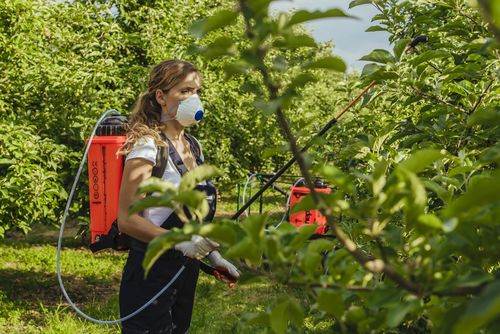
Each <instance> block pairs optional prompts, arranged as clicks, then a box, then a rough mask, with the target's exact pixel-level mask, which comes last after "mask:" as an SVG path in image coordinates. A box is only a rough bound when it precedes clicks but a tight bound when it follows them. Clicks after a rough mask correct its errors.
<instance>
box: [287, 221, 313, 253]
mask: <svg viewBox="0 0 500 334" xmlns="http://www.w3.org/2000/svg"><path fill="white" fill-rule="evenodd" d="M317 228H318V225H315V224H312V225H309V224H305V225H302V226H301V227H299V229H298V231H297V234H296V235H295V237H294V238H293V239H292V241H291V242H290V243H289V244H288V246H287V247H289V249H292V250H296V249H299V248H301V247H302V246H303V245H304V242H306V241H307V240H308V239H309V238H310V237H311V236H312V235H313V234H314V232H315V231H316V229H317Z"/></svg>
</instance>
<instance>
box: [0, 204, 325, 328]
mask: <svg viewBox="0 0 500 334" xmlns="http://www.w3.org/2000/svg"><path fill="white" fill-rule="evenodd" d="M233 199H234V200H231V199H230V198H226V200H225V201H221V205H219V207H218V215H219V216H224V215H230V214H232V213H234V212H235V209H236V199H235V198H233ZM283 202H284V200H283V198H281V197H279V196H274V197H267V198H266V202H265V203H264V210H265V211H266V210H267V211H271V219H272V220H275V221H278V220H279V219H281V215H282V213H283ZM257 210H258V203H257V205H254V207H253V211H252V212H253V213H256V212H257ZM77 230H78V228H77V227H75V226H73V227H72V226H70V227H69V228H68V230H67V231H66V234H65V238H64V242H63V245H64V246H65V248H64V249H63V253H62V256H61V260H62V272H63V281H64V284H65V287H66V289H67V291H68V293H69V295H70V297H71V298H72V299H73V301H74V302H75V303H76V304H77V305H78V306H79V307H80V308H81V309H82V310H83V311H84V312H85V313H88V314H89V315H91V316H93V317H96V318H99V319H115V318H118V317H119V312H118V290H119V286H120V278H121V272H122V268H123V265H124V263H125V260H126V254H125V253H121V252H104V253H99V254H97V255H92V253H91V252H90V251H89V250H88V249H87V248H86V247H83V246H82V242H81V241H80V240H79V239H75V238H74V237H73V236H74V235H75V234H76V231H77ZM56 245H57V231H56V230H54V229H50V228H48V227H34V229H33V231H32V232H31V233H30V234H28V235H27V236H24V235H17V236H11V237H9V238H8V239H5V240H0V333H23V334H25V333H27V334H30V333H44V334H45V333H68V334H69V333H71V334H73V333H105V334H107V333H119V332H120V330H119V326H118V325H115V326H102V325H97V324H93V323H91V322H89V321H86V320H84V319H83V318H81V317H80V316H78V315H77V314H76V313H75V312H74V311H73V310H72V309H71V308H70V307H69V306H68V304H67V303H66V300H65V299H64V296H63V295H62V293H61V292H60V291H59V285H58V282H57V276H56ZM283 294H293V295H294V296H296V297H297V298H298V299H299V300H301V301H303V302H304V303H308V302H309V301H308V298H307V296H306V295H305V294H304V293H303V292H302V291H300V290H290V289H286V288H285V287H283V286H280V285H278V284H275V283H272V282H269V283H256V284H251V285H237V286H236V287H235V288H232V289H229V288H228V287H227V286H226V285H225V284H222V283H220V282H218V281H216V280H215V279H214V278H213V277H211V276H207V275H205V274H203V273H201V274H200V279H199V282H198V286H197V293H196V301H195V307H194V311H193V318H192V325H191V330H190V333H193V334H197V333H200V334H210V333H264V332H266V329H265V328H255V327H254V328H244V327H242V326H241V321H240V319H241V318H242V316H243V315H244V314H246V313H251V312H258V311H264V310H266V308H267V307H268V306H270V305H272V304H273V302H274V301H275V300H277V299H278V298H279V297H280V296H281V295H283ZM316 316H317V315H310V316H308V317H307V318H306V321H305V323H306V326H305V327H306V328H304V329H303V330H304V332H307V333H329V332H330V331H329V328H331V323H330V322H325V321H320V320H317V319H316Z"/></svg>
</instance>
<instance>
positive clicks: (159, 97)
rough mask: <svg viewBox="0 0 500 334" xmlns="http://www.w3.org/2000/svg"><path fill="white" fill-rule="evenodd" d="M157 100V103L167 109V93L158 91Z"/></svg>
mask: <svg viewBox="0 0 500 334" xmlns="http://www.w3.org/2000/svg"><path fill="white" fill-rule="evenodd" d="M155 98H156V102H158V104H159V105H160V106H162V107H165V106H166V105H167V97H166V94H165V92H163V91H162V90H161V89H157V90H156V92H155Z"/></svg>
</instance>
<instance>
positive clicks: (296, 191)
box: [289, 179, 332, 235]
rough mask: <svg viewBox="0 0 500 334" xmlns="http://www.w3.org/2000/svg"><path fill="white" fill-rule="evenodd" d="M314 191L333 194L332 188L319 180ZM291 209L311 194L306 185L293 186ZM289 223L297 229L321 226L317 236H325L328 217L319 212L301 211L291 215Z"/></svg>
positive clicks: (315, 183)
mask: <svg viewBox="0 0 500 334" xmlns="http://www.w3.org/2000/svg"><path fill="white" fill-rule="evenodd" d="M314 189H315V191H316V192H318V193H324V194H330V193H331V192H332V189H331V188H328V186H327V185H326V184H325V183H324V182H323V181H321V180H319V179H317V180H316V181H315V182H314ZM290 191H291V193H290V209H292V208H293V207H294V206H295V205H296V204H297V203H299V202H300V201H301V200H302V198H303V197H305V196H307V195H308V194H309V193H310V190H309V188H307V187H305V185H304V183H303V182H302V183H299V184H297V185H295V186H292V187H291V189H290ZM289 221H290V223H291V224H293V225H295V226H296V227H300V226H302V225H304V224H317V225H319V226H318V228H317V229H316V234H320V235H324V234H325V232H326V227H327V225H326V217H325V216H323V215H322V214H321V213H320V212H319V210H316V209H314V210H307V211H300V212H297V213H294V214H291V215H290V218H289Z"/></svg>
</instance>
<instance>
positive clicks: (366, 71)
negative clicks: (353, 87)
mask: <svg viewBox="0 0 500 334" xmlns="http://www.w3.org/2000/svg"><path fill="white" fill-rule="evenodd" d="M380 68H382V66H380V65H377V64H366V65H365V66H363V70H362V71H361V77H366V76H369V75H371V74H373V73H375V72H377V71H378V70H379V69H380Z"/></svg>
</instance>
